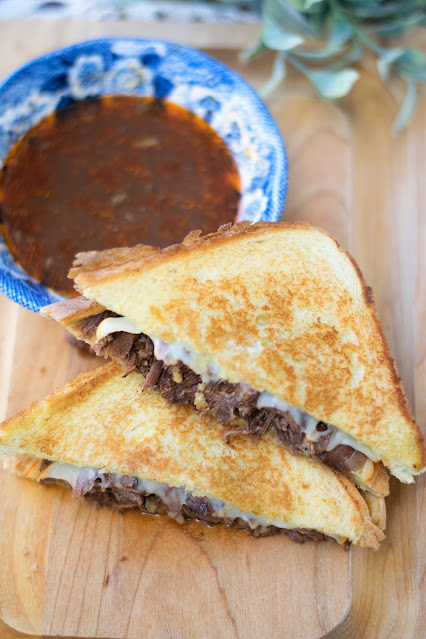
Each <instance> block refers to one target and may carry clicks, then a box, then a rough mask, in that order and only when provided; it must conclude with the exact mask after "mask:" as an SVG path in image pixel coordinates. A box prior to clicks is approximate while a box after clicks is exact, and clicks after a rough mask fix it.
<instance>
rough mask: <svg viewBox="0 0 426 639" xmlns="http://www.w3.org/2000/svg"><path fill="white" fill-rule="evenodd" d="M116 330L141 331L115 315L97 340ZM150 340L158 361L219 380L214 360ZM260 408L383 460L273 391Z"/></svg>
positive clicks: (310, 435)
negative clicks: (282, 414)
mask: <svg viewBox="0 0 426 639" xmlns="http://www.w3.org/2000/svg"><path fill="white" fill-rule="evenodd" d="M116 331H126V332H128V333H133V334H137V333H140V332H141V331H140V329H139V328H138V327H137V326H136V324H134V323H133V322H132V321H131V320H128V319H126V318H125V317H112V318H107V319H105V320H103V322H101V323H100V324H99V326H98V329H97V331H96V337H97V339H101V337H105V336H106V335H108V334H109V333H112V332H116ZM151 339H152V341H153V343H154V354H155V357H156V358H157V359H158V360H162V361H163V362H165V363H166V364H176V363H177V362H178V361H180V362H182V363H183V364H185V365H186V366H188V367H189V368H191V369H192V370H193V371H195V372H196V373H197V374H198V375H201V379H202V380H203V382H204V383H205V384H207V383H208V382H212V381H217V380H219V379H220V375H219V366H218V364H216V363H214V364H210V365H208V366H206V365H205V364H201V365H200V361H199V357H198V356H197V355H196V354H195V353H191V352H190V351H188V350H187V349H185V348H184V347H183V346H182V345H181V344H178V343H174V344H167V343H166V342H163V340H161V339H159V338H158V337H151ZM257 407H258V408H275V409H277V410H280V411H283V412H289V413H290V415H291V416H292V417H293V419H294V421H295V422H296V423H297V424H299V425H300V426H301V429H302V432H303V433H305V436H306V439H308V440H309V441H312V442H315V441H318V439H319V438H320V437H321V436H323V435H326V434H328V433H329V432H330V431H333V432H332V435H331V438H330V441H329V443H328V446H327V448H326V450H327V451H331V450H333V449H334V448H336V447H337V446H340V445H343V446H350V447H351V448H353V449H354V450H357V451H359V452H360V453H363V454H364V455H365V456H366V457H368V458H369V459H371V460H372V461H374V462H376V461H379V459H380V458H379V457H378V456H377V455H375V454H374V453H373V451H372V450H371V448H370V447H369V446H367V445H366V444H362V443H361V442H359V441H357V440H356V439H355V438H354V437H352V436H351V435H348V434H347V433H344V432H343V431H341V430H340V429H338V428H336V427H335V426H332V425H331V424H327V430H323V431H318V430H317V425H318V423H319V421H320V420H318V419H316V418H315V417H313V416H312V415H308V413H305V412H304V411H302V410H300V409H299V408H297V407H296V406H292V405H291V404H288V403H287V402H286V401H284V400H283V399H280V398H278V397H276V396H275V395H272V394H271V393H267V392H263V393H260V395H259V398H258V400H257Z"/></svg>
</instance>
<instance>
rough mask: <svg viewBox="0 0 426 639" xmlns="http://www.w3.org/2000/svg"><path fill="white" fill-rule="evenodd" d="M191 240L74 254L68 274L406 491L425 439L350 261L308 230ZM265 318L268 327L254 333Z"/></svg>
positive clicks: (287, 226)
mask: <svg viewBox="0 0 426 639" xmlns="http://www.w3.org/2000/svg"><path fill="white" fill-rule="evenodd" d="M198 235H199V234H198V232H197V233H193V234H191V236H190V237H188V238H187V239H186V241H185V242H184V243H182V245H175V246H173V247H170V248H169V249H164V250H162V251H161V250H159V249H157V250H154V249H152V247H148V249H147V248H146V247H143V246H139V247H134V248H133V249H129V250H128V252H127V258H125V257H124V255H125V252H123V253H122V254H121V258H120V259H121V261H120V263H119V264H118V263H116V262H115V257H114V255H113V253H111V252H104V253H96V254H90V255H89V254H86V255H80V259H79V262H77V264H78V263H80V266H76V268H74V269H73V270H72V273H71V274H72V275H73V276H74V277H75V278H76V283H77V288H79V290H80V291H82V292H85V293H86V295H87V296H88V297H90V298H96V299H97V300H98V301H99V302H101V303H103V304H104V305H107V307H108V308H109V309H111V310H114V311H115V312H117V313H119V314H121V315H125V316H126V317H129V319H131V320H132V321H134V322H135V323H136V324H137V325H139V326H140V327H141V331H142V332H144V333H147V334H152V335H156V336H157V337H160V338H161V339H163V340H164V341H166V342H174V341H179V342H180V343H183V345H184V346H185V347H186V348H187V349H188V350H191V351H193V352H196V353H201V354H203V357H204V360H205V361H204V363H206V362H207V360H209V358H210V360H211V362H218V363H219V367H220V373H221V375H222V377H225V378H227V379H229V380H230V381H240V380H243V381H245V382H247V383H249V384H250V385H251V386H253V387H254V388H256V389H258V390H266V391H268V392H270V393H272V394H274V395H277V396H278V397H281V398H282V399H285V400H286V401H288V402H289V403H291V404H294V405H296V406H299V407H300V408H302V409H303V410H305V411H306V412H308V413H311V414H314V415H315V416H316V417H317V418H319V419H321V420H323V421H327V422H329V423H332V424H334V425H335V426H337V427H338V428H340V429H341V430H343V431H345V432H348V433H349V434H351V435H352V436H354V437H355V438H357V439H359V440H360V441H361V442H363V443H365V444H367V445H370V446H371V447H372V449H373V450H374V451H375V452H376V454H377V455H378V456H379V458H381V459H382V460H383V462H384V463H385V465H387V466H388V467H389V468H390V469H391V471H392V472H393V473H394V474H395V475H396V476H397V477H399V478H400V479H402V480H403V481H412V474H413V473H414V474H415V473H418V472H420V471H421V470H423V469H424V467H425V464H426V450H425V445H424V440H423V437H422V435H421V433H420V431H419V429H418V427H417V425H416V423H415V421H414V419H413V417H412V415H411V412H410V407H409V404H408V401H407V399H406V397H405V395H404V391H403V389H402V386H401V383H400V379H399V377H398V374H397V372H396V368H395V365H394V362H393V360H392V357H391V354H390V351H389V347H388V345H387V343H386V340H385V338H384V335H383V331H382V329H381V326H380V323H379V321H378V318H377V314H376V310H375V307H374V302H373V300H372V295H371V289H369V288H368V286H367V285H366V283H365V281H364V278H363V277H362V274H361V272H360V269H359V267H358V266H357V264H356V262H355V261H354V260H353V258H352V257H351V256H349V254H348V253H346V252H344V251H342V250H341V249H340V247H339V245H338V243H337V242H336V240H335V239H334V238H332V237H331V236H330V235H329V234H328V233H326V232H325V231H323V230H321V229H317V228H315V227H312V226H311V225H309V224H299V223H275V224H269V223H266V222H261V223H259V224H256V225H250V224H248V223H241V224H238V225H235V226H234V227H231V226H229V225H228V226H225V227H223V228H222V229H220V230H219V232H218V233H213V234H210V235H207V236H205V237H198ZM262 244H264V245H265V246H266V245H267V246H266V249H265V247H263V248H264V250H263V258H262V250H261V249H262ZM258 253H260V258H259V259H257V254H258ZM261 258H262V259H261ZM348 258H349V259H348ZM215 259H218V260H219V261H220V264H221V267H219V268H216V265H215V264H214V260H215ZM238 260H239V262H238ZM245 260H247V261H248V260H250V261H253V266H252V267H251V266H250V265H249V266H247V265H246V264H245ZM265 262H266V263H267V265H266V268H265ZM235 263H238V266H239V269H240V270H241V269H242V270H243V271H244V273H243V274H241V275H239V274H235V273H234V272H233V268H234V266H235ZM250 269H251V270H250ZM178 271H179V272H178ZM228 271H229V272H231V275H228ZM200 273H201V276H200ZM141 291H143V294H141ZM262 300H263V302H262ZM316 311H317V312H316ZM265 315H266V319H267V320H268V321H269V322H270V325H269V326H266V327H265V326H263V327H261V326H258V325H257V324H256V321H255V320H256V319H259V320H262V318H263V319H264V318H265ZM286 331H287V334H286V335H285V333H286ZM227 344H230V345H231V346H232V347H231V348H229V347H228V346H227ZM259 344H260V345H261V347H262V348H261V349H260V350H259V348H257V347H258V346H259ZM256 348H257V351H256ZM207 363H208V362H207Z"/></svg>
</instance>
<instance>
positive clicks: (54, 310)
mask: <svg viewBox="0 0 426 639" xmlns="http://www.w3.org/2000/svg"><path fill="white" fill-rule="evenodd" d="M104 310H105V307H104V306H101V304H98V303H97V302H95V301H94V300H88V299H87V298H85V297H84V296H83V295H81V296H80V297H74V298H73V299H67V300H64V301H63V302H56V303H55V304H49V306H44V307H43V308H42V309H40V315H42V316H43V317H48V318H49V319H50V318H51V319H54V320H56V321H57V322H59V323H60V324H64V323H66V324H68V323H73V322H77V321H78V320H81V319H84V318H86V317H91V316H92V315H98V313H102V311H104Z"/></svg>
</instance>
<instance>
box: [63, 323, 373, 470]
mask: <svg viewBox="0 0 426 639" xmlns="http://www.w3.org/2000/svg"><path fill="white" fill-rule="evenodd" d="M107 317H119V316H118V315H117V314H116V313H113V312H111V311H103V312H102V313H99V314H98V315H92V316H90V317H86V318H83V319H82V320H80V321H79V322H78V323H77V324H76V326H75V329H76V331H77V332H78V333H79V334H81V335H82V336H83V335H84V339H86V340H87V341H89V342H93V339H96V336H95V334H96V329H97V327H98V326H99V324H100V323H101V322H102V321H103V320H104V319H106V318H107ZM92 348H93V350H94V351H95V353H96V354H97V355H100V356H103V357H105V358H108V357H112V358H113V359H114V360H116V361H118V362H119V363H120V364H121V366H122V367H123V369H124V375H125V376H126V375H128V374H129V373H130V372H133V371H135V370H136V371H138V372H139V373H141V374H142V375H143V376H144V377H145V381H144V382H143V384H142V386H143V388H155V389H156V390H158V391H159V392H160V393H161V395H162V397H164V398H165V399H167V400H168V401H170V402H172V403H174V404H177V405H179V406H183V405H185V404H190V405H192V406H193V407H194V408H197V404H198V402H199V396H200V393H201V394H202V395H203V397H204V400H205V403H206V407H205V408H203V409H202V411H207V410H210V411H211V412H212V413H213V414H214V415H215V417H216V419H217V420H218V421H219V422H220V423H222V424H224V425H229V426H230V428H229V429H228V430H227V431H226V432H225V433H224V435H223V437H224V439H225V441H226V442H227V443H229V442H230V441H231V440H232V439H233V438H234V437H238V436H252V437H253V438H255V440H257V439H258V437H261V436H262V435H263V434H265V433H266V432H267V431H268V430H269V429H270V428H274V429H275V432H276V435H277V437H278V439H279V440H280V441H281V443H282V444H284V445H285V446H286V447H287V448H288V449H289V450H290V451H291V452H292V453H293V454H295V455H304V456H307V457H315V458H317V459H319V460H320V461H322V462H323V463H324V464H326V465H327V466H330V467H331V468H333V469H334V470H339V471H340V472H341V473H343V474H344V475H346V476H347V477H349V478H350V479H351V478H352V472H353V471H356V470H358V469H360V468H362V466H363V465H364V463H365V461H366V457H365V455H363V454H362V453H360V452H358V451H355V450H354V449H353V448H351V447H350V446H343V445H340V446H336V448H335V449H334V450H332V451H326V448H327V445H328V443H329V441H330V438H331V435H332V433H331V432H326V433H325V434H324V435H322V436H321V435H320V436H319V437H318V438H317V440H316V441H310V440H309V439H307V438H306V436H305V433H303V432H302V429H301V426H300V425H299V424H297V422H296V421H295V420H294V419H293V417H292V416H291V414H290V413H289V412H282V411H279V410H277V409H274V408H260V409H259V408H257V400H258V397H259V395H260V393H259V392H258V391H255V390H254V389H253V388H251V387H250V386H248V385H247V384H243V383H238V384H232V383H231V382H227V381H226V380H219V381H217V382H208V383H203V382H202V379H201V376H200V375H197V374H196V373H195V372H194V371H193V370H192V369H190V368H189V367H188V366H186V365H185V364H183V363H182V362H178V363H177V364H172V365H167V364H164V362H162V361H161V360H157V359H156V357H155V355H154V344H153V342H152V340H151V339H150V338H149V337H148V336H147V335H144V334H143V333H140V334H139V335H133V334H131V333H124V332H117V333H111V334H109V335H107V336H106V337H104V338H102V339H101V340H98V341H95V342H94V343H93V344H92ZM177 379H180V380H181V381H176V380H177ZM196 396H198V398H197V397H196ZM324 427H326V425H325V424H323V422H319V423H318V426H317V430H318V431H319V432H322V431H323V430H325V428H324Z"/></svg>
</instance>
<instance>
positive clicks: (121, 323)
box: [96, 317, 141, 340]
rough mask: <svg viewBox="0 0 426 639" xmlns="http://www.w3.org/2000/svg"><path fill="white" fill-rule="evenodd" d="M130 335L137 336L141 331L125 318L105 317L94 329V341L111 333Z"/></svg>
mask: <svg viewBox="0 0 426 639" xmlns="http://www.w3.org/2000/svg"><path fill="white" fill-rule="evenodd" d="M119 332H120V333H121V332H124V333H132V334H133V335H138V334H139V333H141V329H140V328H138V327H137V326H136V324H135V323H134V322H132V321H131V320H129V319H127V318H126V317H107V318H106V319H104V320H103V321H102V322H101V323H100V324H99V326H98V328H97V329H96V339H97V340H99V339H102V338H103V337H106V336H107V335H110V334H111V333H119Z"/></svg>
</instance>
